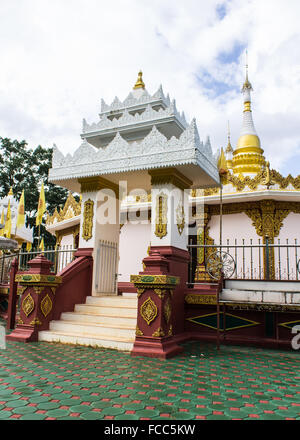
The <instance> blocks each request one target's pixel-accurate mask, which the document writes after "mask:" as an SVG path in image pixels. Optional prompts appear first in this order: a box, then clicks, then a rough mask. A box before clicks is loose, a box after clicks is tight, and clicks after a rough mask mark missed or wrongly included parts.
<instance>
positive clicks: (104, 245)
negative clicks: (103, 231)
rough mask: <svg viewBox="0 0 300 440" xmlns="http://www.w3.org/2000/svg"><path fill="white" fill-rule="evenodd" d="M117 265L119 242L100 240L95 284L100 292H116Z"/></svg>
mask: <svg viewBox="0 0 300 440" xmlns="http://www.w3.org/2000/svg"><path fill="white" fill-rule="evenodd" d="M117 265H118V245H117V243H113V242H109V241H103V240H100V241H99V243H98V247H97V254H96V275H95V284H96V290H97V292H98V293H106V294H114V293H116V291H117V276H118V275H117Z"/></svg>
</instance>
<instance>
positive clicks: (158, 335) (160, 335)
mask: <svg viewBox="0 0 300 440" xmlns="http://www.w3.org/2000/svg"><path fill="white" fill-rule="evenodd" d="M152 336H153V338H163V337H164V336H165V332H164V331H163V329H162V328H161V327H158V329H157V330H156V331H155V332H154V333H153V335H152Z"/></svg>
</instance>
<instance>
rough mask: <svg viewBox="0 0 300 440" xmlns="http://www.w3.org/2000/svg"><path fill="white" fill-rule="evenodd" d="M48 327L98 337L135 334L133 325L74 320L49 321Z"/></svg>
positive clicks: (127, 336)
mask: <svg viewBox="0 0 300 440" xmlns="http://www.w3.org/2000/svg"><path fill="white" fill-rule="evenodd" d="M49 329H50V330H51V331H52V330H53V331H58V332H74V333H77V334H81V335H82V336H85V335H88V334H93V335H96V336H99V337H102V336H108V337H110V336H113V337H122V338H129V339H131V338H133V337H134V336H135V326H125V325H123V326H121V325H116V326H112V325H110V326H107V325H105V324H95V323H87V322H83V323H82V322H76V321H62V320H60V321H51V322H50V327H49Z"/></svg>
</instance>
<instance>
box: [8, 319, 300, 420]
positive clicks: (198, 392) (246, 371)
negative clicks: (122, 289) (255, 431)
mask: <svg viewBox="0 0 300 440" xmlns="http://www.w3.org/2000/svg"><path fill="white" fill-rule="evenodd" d="M1 323H2V324H3V321H2V322H0V324H1ZM299 385H300V356H299V352H296V351H295V352H283V351H275V350H263V349H257V348H249V347H247V348H245V347H237V346H235V347H224V346H222V347H221V351H220V352H219V353H217V350H216V347H215V346H214V345H213V344H203V343H199V342H189V343H185V344H184V353H183V354H182V355H180V356H178V357H175V358H173V359H170V360H166V361H160V360H157V359H150V358H141V357H131V356H130V355H129V354H128V353H122V352H116V351H113V350H107V349H95V348H90V347H79V346H71V345H60V344H48V343H45V342H40V343H31V344H23V343H17V342H14V343H13V342H8V343H7V348H6V350H0V420H6V419H19V420H55V419H59V420H99V419H107V420H138V419H140V420H141V419H143V420H159V419H160V420H161V419H164V420H197V419H203V420H204V419H206V420H223V419H224V420H225V419H226V420H232V419H234V420H240V419H245V420H289V419H293V420H295V419H296V420H300V387H299Z"/></svg>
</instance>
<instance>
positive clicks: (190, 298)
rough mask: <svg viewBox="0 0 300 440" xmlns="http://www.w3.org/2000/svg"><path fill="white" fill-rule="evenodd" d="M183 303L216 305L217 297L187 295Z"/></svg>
mask: <svg viewBox="0 0 300 440" xmlns="http://www.w3.org/2000/svg"><path fill="white" fill-rule="evenodd" d="M185 302H186V303H188V304H217V297H216V296H215V295H194V294H188V295H186V297H185Z"/></svg>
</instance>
